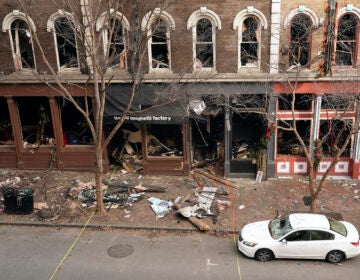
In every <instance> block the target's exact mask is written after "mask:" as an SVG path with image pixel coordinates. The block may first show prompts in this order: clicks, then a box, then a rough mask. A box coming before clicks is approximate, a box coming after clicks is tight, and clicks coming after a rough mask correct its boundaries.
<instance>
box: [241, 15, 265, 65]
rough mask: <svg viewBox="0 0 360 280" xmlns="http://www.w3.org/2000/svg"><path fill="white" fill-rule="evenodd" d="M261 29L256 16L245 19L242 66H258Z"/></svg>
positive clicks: (242, 37) (242, 39) (242, 33)
mask: <svg viewBox="0 0 360 280" xmlns="http://www.w3.org/2000/svg"><path fill="white" fill-rule="evenodd" d="M260 42H261V28H260V25H259V23H258V20H257V18H256V17H254V16H250V17H247V18H245V19H244V21H243V23H242V30H241V40H240V62H241V66H258V61H259V59H260V49H259V46H260Z"/></svg>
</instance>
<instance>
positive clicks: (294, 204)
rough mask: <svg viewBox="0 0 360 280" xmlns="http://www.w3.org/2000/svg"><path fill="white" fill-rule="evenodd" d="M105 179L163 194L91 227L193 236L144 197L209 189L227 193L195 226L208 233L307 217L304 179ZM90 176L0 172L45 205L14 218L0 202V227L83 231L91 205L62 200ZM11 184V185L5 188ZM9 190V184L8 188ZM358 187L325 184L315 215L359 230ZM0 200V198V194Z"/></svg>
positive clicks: (111, 210) (115, 210) (111, 212)
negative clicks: (337, 218) (294, 215)
mask: <svg viewBox="0 0 360 280" xmlns="http://www.w3.org/2000/svg"><path fill="white" fill-rule="evenodd" d="M104 177H105V179H107V180H111V182H113V183H117V184H121V183H127V184H129V185H131V186H138V185H141V186H144V187H146V186H157V187H162V188H166V192H145V193H144V194H143V198H142V199H141V200H139V201H136V202H133V203H132V204H131V205H126V206H124V207H123V206H119V205H117V204H116V203H113V204H112V206H111V207H110V205H107V206H106V207H107V210H108V211H107V213H106V214H105V215H98V214H96V215H95V216H94V217H93V218H92V219H91V220H90V223H89V226H90V227H96V228H111V227H113V228H124V229H149V230H150V229H151V230H154V229H155V230H177V231H199V230H198V229H197V228H196V227H195V226H194V225H193V224H192V223H190V222H189V221H188V220H187V219H186V218H184V217H183V216H181V215H180V214H178V213H176V211H175V210H171V211H170V212H169V213H167V214H166V215H165V216H164V217H163V218H156V215H155V212H154V211H153V209H152V208H151V203H150V202H149V201H148V198H155V199H161V200H164V201H174V200H175V199H176V198H178V197H180V199H181V200H184V199H185V198H186V197H187V198H188V199H187V201H190V202H193V204H195V203H196V200H197V199H198V197H196V196H195V193H199V189H198V188H199V187H204V186H211V187H215V188H217V189H218V190H221V191H222V192H224V190H226V191H227V192H228V194H223V193H222V194H216V195H215V197H214V199H213V200H212V207H211V211H212V213H213V214H214V215H213V216H205V217H204V218H202V219H201V221H202V222H203V223H205V224H207V225H208V226H209V227H210V231H211V232H215V233H216V232H219V233H229V232H237V231H239V230H240V229H241V227H242V226H243V225H245V224H246V223H248V222H254V221H258V220H263V219H271V218H273V217H274V216H275V215H276V213H277V211H278V212H280V213H286V212H307V211H308V207H307V206H305V204H304V196H309V192H308V187H307V181H306V177H301V178H296V179H295V178H292V179H290V178H277V179H268V180H266V181H262V182H261V183H260V184H255V182H254V180H250V179H231V180H230V179H229V181H230V182H232V183H233V184H231V185H234V184H235V185H236V186H237V187H236V188H234V187H229V186H225V185H223V184H222V183H219V182H217V181H214V180H211V179H209V178H206V177H204V176H200V175H198V174H195V175H194V176H189V177H174V176H142V175H140V174H122V173H121V172H119V173H117V172H113V173H109V174H106V175H105V176H104ZM92 179H93V174H92V173H79V172H59V171H51V172H47V173H45V172H42V171H18V170H0V187H2V188H4V187H5V186H6V185H9V182H10V183H11V182H16V181H18V182H17V183H16V184H15V185H17V186H19V187H31V188H33V189H34V190H35V193H34V196H33V198H34V202H35V204H36V205H38V204H37V203H43V205H44V204H45V203H46V205H47V206H48V208H44V209H41V210H35V211H34V212H33V213H31V214H28V215H14V214H7V213H4V212H3V210H2V209H3V204H4V202H3V201H2V202H1V203H0V225H36V226H64V227H65V226H67V227H69V226H72V227H83V226H84V224H85V223H86V222H87V221H88V219H89V217H90V216H91V214H92V213H93V211H94V209H95V206H94V205H93V204H91V203H88V204H87V205H86V204H85V203H83V202H81V201H79V200H78V199H77V198H72V197H70V196H68V191H69V189H70V188H71V187H72V186H74V184H75V183H76V184H78V183H79V182H84V183H86V182H89V181H91V180H92ZM10 185H11V184H10ZM12 185H14V184H12ZM359 190H360V182H359V181H357V180H356V181H355V180H350V179H349V180H344V179H342V180H334V179H332V180H329V181H328V182H327V184H326V187H325V188H324V190H323V192H322V193H321V195H320V198H319V203H318V206H319V207H318V210H319V211H322V212H329V213H331V214H332V215H334V214H336V215H341V216H342V217H343V219H344V220H347V221H349V222H351V223H353V224H354V225H355V226H356V227H357V228H358V230H360V200H359V195H360V191H359ZM0 197H2V196H1V195H0Z"/></svg>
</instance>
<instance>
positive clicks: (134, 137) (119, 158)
mask: <svg viewBox="0 0 360 280" xmlns="http://www.w3.org/2000/svg"><path fill="white" fill-rule="evenodd" d="M6 2H7V3H6ZM24 2H26V1H24ZM60 2H61V1H60ZM119 2H121V1H114V6H113V7H111V8H110V10H109V7H105V6H104V7H98V4H97V3H98V2H97V1H91V0H81V1H80V0H79V6H78V7H77V8H75V9H72V10H71V9H70V7H66V6H64V8H63V9H59V7H61V3H60V4H58V5H57V6H56V7H55V6H52V5H50V4H48V3H47V2H46V3H47V5H45V4H44V3H45V1H42V0H38V1H31V3H30V2H29V3H28V5H27V6H21V5H19V4H18V3H17V1H5V3H6V4H5V3H2V4H1V5H3V6H2V7H1V9H0V22H2V33H1V34H0V42H2V43H1V45H0V59H1V62H2V63H1V64H0V109H1V110H0V118H1V126H0V137H1V138H0V167H3V168H5V167H9V168H22V169H34V168H39V169H47V168H57V169H60V170H91V169H92V168H94V162H95V152H94V146H93V142H92V136H91V133H90V131H89V130H88V129H87V126H86V123H85V122H84V119H83V117H82V115H81V114H79V112H78V111H77V110H76V108H75V106H74V104H73V103H71V102H69V101H68V100H67V99H66V98H64V96H63V92H62V90H63V89H62V88H61V87H59V86H57V84H56V83H55V82H54V77H56V78H58V79H60V80H61V81H62V82H63V83H62V84H63V85H65V86H66V89H67V90H68V91H69V92H71V93H72V94H73V96H74V97H75V99H76V100H75V101H76V104H78V106H80V107H84V106H85V103H88V104H94V86H93V82H94V81H93V80H91V79H90V80H89V79H88V77H89V74H90V76H91V63H93V61H94V60H91V59H90V57H91V55H94V54H92V53H91V52H89V48H87V44H89V42H87V41H86V40H85V39H84V38H92V40H96V42H98V44H99V45H100V46H101V48H99V49H98V52H97V53H96V54H95V55H96V56H97V57H98V58H99V61H100V62H99V65H103V64H104V65H106V66H107V71H108V72H107V73H108V74H109V77H111V84H109V86H108V87H107V90H106V98H107V102H106V105H105V112H104V123H105V126H104V137H106V135H107V134H108V133H109V131H110V130H111V129H112V127H113V126H114V125H115V124H116V121H117V120H118V119H119V118H120V117H121V115H122V114H123V112H124V111H125V110H126V107H127V105H128V101H129V96H130V95H129V93H130V92H131V91H132V90H133V89H134V87H133V86H134V75H135V74H136V73H134V69H135V68H134V65H135V64H139V63H141V65H142V66H143V67H142V69H141V75H140V76H141V82H140V83H139V85H138V86H137V87H136V95H135V98H134V100H133V103H132V106H131V110H130V111H129V112H128V114H127V117H126V121H125V123H124V125H123V126H122V127H121V129H120V130H119V132H118V133H117V134H116V135H115V137H114V138H113V140H112V141H111V143H110V145H109V149H108V150H107V152H106V153H105V154H104V159H105V166H106V167H108V166H109V164H111V163H112V162H116V163H122V164H124V163H125V164H126V165H127V166H128V167H129V165H133V166H134V162H137V163H139V164H140V165H141V168H143V171H144V173H145V174H168V175H180V174H188V173H189V171H190V170H191V168H192V167H196V166H201V165H202V164H204V163H208V162H216V163H217V164H216V166H217V171H216V172H218V173H219V174H222V175H224V176H226V177H255V176H256V174H257V172H258V171H264V172H265V173H266V176H267V177H274V176H277V175H292V174H306V173H307V171H308V166H307V162H306V159H305V158H304V155H303V153H302V151H301V150H300V148H299V146H298V145H297V144H296V141H293V136H291V135H290V134H289V133H286V131H280V130H278V129H273V127H275V126H272V125H270V123H269V122H268V119H269V118H268V117H269V116H276V122H282V121H287V120H291V119H292V118H294V116H295V118H296V123H297V124H298V125H297V127H298V129H299V131H301V137H302V138H303V139H304V141H305V142H306V143H307V144H308V145H312V143H313V142H314V141H315V140H316V139H318V138H320V137H322V136H324V135H325V134H326V133H327V128H329V123H330V122H332V121H333V119H334V116H336V114H337V112H338V110H339V109H341V108H336V107H334V106H333V104H334V103H335V104H336V102H330V101H329V100H331V96H338V95H341V94H342V95H344V94H345V95H347V94H348V95H354V94H357V93H358V92H357V87H356V84H357V76H358V75H357V56H358V26H359V20H360V13H359V9H360V1H353V3H348V4H343V3H336V2H335V3H336V4H337V5H336V7H335V8H336V9H335V10H334V13H333V14H331V13H330V12H329V9H330V8H329V7H324V3H317V2H316V1H308V0H304V1H295V0H293V1H284V0H283V1H281V0H268V1H233V0H225V1H224V0H222V1H218V0H213V1H195V0H186V1H181V3H180V2H178V1H164V2H163V3H162V2H161V1H160V2H156V3H155V1H142V0H138V1H127V4H125V2H124V3H122V4H123V5H121V8H120V6H119V7H117V6H116V4H115V3H119ZM153 2H154V3H153ZM314 2H315V3H314ZM318 2H319V1H318ZM39 7H41V8H39ZM95 11H96V12H95ZM89 13H93V14H95V16H94V17H92V18H91V19H92V21H89V17H87V15H88V14H89ZM329 15H331V16H329ZM331 19H333V20H335V22H336V25H334V28H336V29H337V30H338V29H341V28H342V29H346V28H345V27H346V26H348V25H349V24H351V26H352V27H353V29H352V30H355V31H354V32H348V31H346V30H344V32H340V31H339V32H338V33H337V34H345V35H343V36H340V35H339V38H336V39H337V40H334V42H335V45H336V48H335V49H336V51H335V50H334V52H333V54H334V55H333V57H334V59H333V60H334V61H333V65H331V67H330V68H331V74H332V75H321V73H320V71H319V65H321V62H323V61H324V59H323V58H324V55H323V53H324V38H326V37H325V34H326V27H327V26H329V24H330V23H331V21H330V20H331ZM78 26H79V27H78ZM109 26H111V27H113V28H109ZM81 27H83V30H84V32H83V35H84V36H83V38H82V41H81V38H79V37H78V36H76V35H75V34H72V33H71V32H69V30H70V31H71V30H73V31H74V30H75V31H76V30H80V29H81ZM77 28H78V29H77ZM35 33H36V34H35ZM75 33H76V32H75ZM35 35H37V36H35ZM35 37H36V38H35ZM144 38H146V39H145V40H144ZM35 39H36V40H38V41H36V40H35ZM325 41H326V40H325ZM81 42H82V44H81ZM140 43H142V44H140ZM40 46H41V47H40ZM140 50H141V51H140ZM135 53H141V54H142V55H137V56H136V55H134V54H135ZM43 56H45V57H46V61H44V59H43ZM101 59H102V60H106V61H105V62H104V63H103V64H101V63H102V60H101ZM325 61H326V60H325ZM320 68H321V67H320ZM49 69H54V72H51V71H50V70H49ZM300 70H301V71H300ZM319 73H320V74H319ZM345 77H346V79H345ZM344 80H345V81H344ZM89 81H90V82H89ZM293 93H294V94H295V96H296V104H295V112H293V110H291V107H289V103H291V102H290V100H291V98H290V97H291V94H293ZM169 96H170V97H171V98H170V99H169ZM164 100H165V101H164ZM168 100H171V102H168ZM85 101H88V102H85ZM93 108H95V109H96V106H93ZM139 110H140V111H139ZM127 111H128V110H127ZM356 112H357V110H356V106H354V107H353V109H351V110H349V111H348V112H347V118H348V119H350V120H355V119H357V113H356ZM264 116H266V117H264ZM357 137H358V136H357V135H354V136H353V137H352V139H351V143H350V145H349V148H348V149H347V150H346V152H345V153H344V155H343V156H342V158H341V160H339V162H338V163H337V165H336V168H335V170H334V171H333V174H338V175H350V176H352V177H353V178H357V176H358V173H359V151H358V150H359V148H358V142H359V141H358V138H357ZM331 141H332V140H331V139H329V140H328V142H327V143H328V146H330V143H331ZM325 152H326V149H325ZM331 160H332V159H331V154H330V152H329V154H328V155H327V156H326V155H325V156H324V157H322V159H321V164H320V167H319V172H320V173H321V172H322V170H324V168H325V169H326V165H327V164H328V163H329V162H330V161H331Z"/></svg>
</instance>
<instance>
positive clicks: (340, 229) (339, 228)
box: [328, 217, 347, 236]
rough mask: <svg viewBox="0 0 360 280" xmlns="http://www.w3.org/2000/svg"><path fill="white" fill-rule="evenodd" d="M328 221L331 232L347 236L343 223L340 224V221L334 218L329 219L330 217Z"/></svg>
mask: <svg viewBox="0 0 360 280" xmlns="http://www.w3.org/2000/svg"><path fill="white" fill-rule="evenodd" d="M328 220H329V223H330V229H331V230H333V231H335V232H337V233H339V234H341V235H343V236H347V230H346V227H345V226H344V224H343V223H340V222H339V221H337V220H335V219H333V218H329V217H328Z"/></svg>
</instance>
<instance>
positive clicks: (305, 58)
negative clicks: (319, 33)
mask: <svg viewBox="0 0 360 280" xmlns="http://www.w3.org/2000/svg"><path fill="white" fill-rule="evenodd" d="M311 30H312V21H311V19H310V18H309V17H308V16H307V15H305V14H297V15H295V16H294V17H293V18H292V19H291V22H290V41H289V66H293V65H299V64H300V65H301V66H304V65H307V64H308V63H309V62H310V58H311V49H310V46H311V44H310V42H311Z"/></svg>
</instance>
